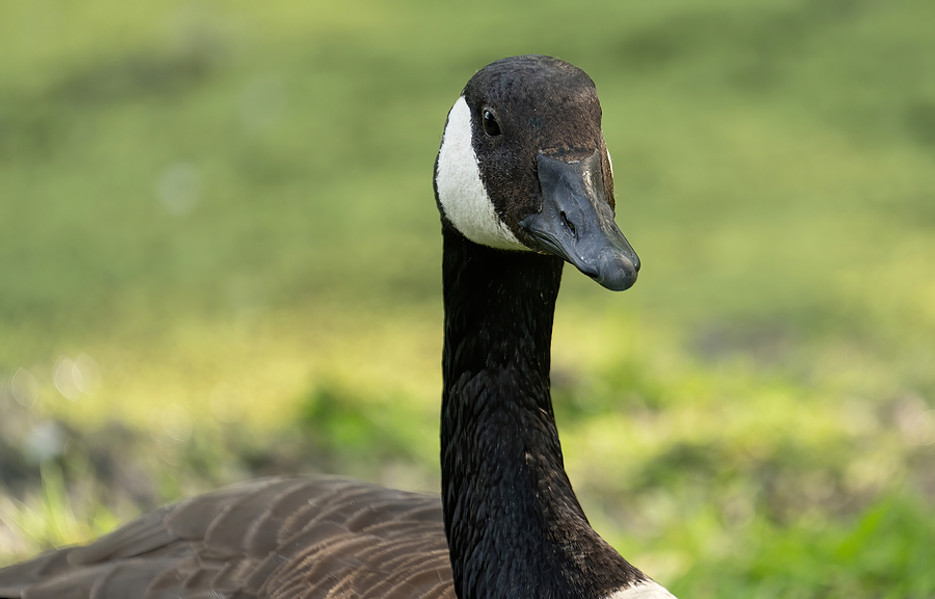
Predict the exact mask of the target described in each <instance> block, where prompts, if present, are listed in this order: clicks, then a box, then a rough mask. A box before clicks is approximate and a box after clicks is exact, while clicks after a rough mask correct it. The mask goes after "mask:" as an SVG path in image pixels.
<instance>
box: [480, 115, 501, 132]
mask: <svg viewBox="0 0 935 599" xmlns="http://www.w3.org/2000/svg"><path fill="white" fill-rule="evenodd" d="M484 131H485V132H486V133H487V135H490V136H491V137H493V136H494V135H500V125H499V124H498V123H497V119H495V118H494V117H493V114H492V113H491V112H490V111H489V110H485V111H484Z"/></svg>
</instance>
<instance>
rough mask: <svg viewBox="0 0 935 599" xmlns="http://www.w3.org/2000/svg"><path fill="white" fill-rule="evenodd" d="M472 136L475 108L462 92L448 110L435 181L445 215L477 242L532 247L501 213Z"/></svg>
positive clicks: (514, 248) (511, 248) (501, 247)
mask: <svg viewBox="0 0 935 599" xmlns="http://www.w3.org/2000/svg"><path fill="white" fill-rule="evenodd" d="M471 137H472V136H471V110H470V108H468V105H467V102H466V101H465V100H464V96H462V97H460V98H458V101H457V102H455V104H454V106H452V107H451V112H449V113H448V125H447V126H446V127H445V134H444V136H443V137H442V147H441V149H440V150H439V151H438V172H437V173H436V175H435V184H436V186H437V187H438V201H439V204H441V208H442V210H443V211H444V213H445V217H447V218H448V220H449V222H451V224H452V225H454V227H455V228H456V229H458V231H460V232H461V234H462V235H464V236H465V237H467V238H468V239H470V240H471V241H473V242H474V243H479V244H481V245H486V246H490V247H494V248H498V249H507V250H525V249H528V248H527V247H526V246H524V245H523V244H522V243H520V242H519V240H518V239H517V238H516V236H515V235H514V234H513V232H512V231H510V229H509V228H508V227H507V226H506V225H505V224H503V221H501V220H500V217H499V216H497V212H496V210H494V207H493V202H491V201H490V196H488V195H487V190H486V188H485V187H484V183H483V181H481V178H480V169H479V168H478V165H477V156H476V155H475V154H474V146H473V144H472V143H471Z"/></svg>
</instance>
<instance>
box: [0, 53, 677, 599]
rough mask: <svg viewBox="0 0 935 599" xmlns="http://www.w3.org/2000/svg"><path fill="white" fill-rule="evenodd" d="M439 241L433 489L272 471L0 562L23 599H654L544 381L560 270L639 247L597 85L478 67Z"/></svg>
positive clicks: (449, 126) (451, 160) (610, 265)
mask: <svg viewBox="0 0 935 599" xmlns="http://www.w3.org/2000/svg"><path fill="white" fill-rule="evenodd" d="M434 170H435V173H434V174H435V176H434V191H435V198H436V204H437V208H438V210H439V212H440V215H441V229H442V237H443V256H442V270H443V300H444V307H445V313H444V345H443V351H442V368H443V389H442V409H441V452H440V453H441V456H440V457H441V473H442V492H441V497H438V496H426V495H420V494H416V493H409V492H404V491H398V490H393V489H388V488H385V487H381V486H377V485H373V484H368V483H364V482H359V481H355V480H349V479H346V478H335V477H323V476H317V477H308V478H286V477H280V478H267V479H261V480H256V481H252V482H247V483H243V484H240V485H235V486H232V487H228V488H224V489H221V490H218V491H215V492H212V493H209V494H207V495H202V496H199V497H195V498H193V499H189V500H187V501H182V502H180V503H177V504H174V505H169V506H166V507H163V508H161V509H158V510H156V511H153V512H151V513H148V514H146V515H144V516H142V517H140V518H139V519H137V520H135V521H133V522H131V523H129V524H127V525H125V526H124V527H122V528H119V529H117V530H116V531H114V532H112V533H110V534H108V535H106V536H103V537H101V538H100V539H98V540H97V541H95V542H92V543H91V544H89V545H86V546H77V547H67V548H63V549H58V550H53V551H51V552H49V553H46V554H44V555H42V556H40V557H38V558H35V559H33V560H32V561H28V562H24V563H20V564H16V565H12V566H8V567H6V568H4V569H2V570H0V597H4V598H11V597H15V598H23V599H46V598H56V599H63V598H64V599H71V598H74V599H82V598H89V599H90V598H94V599H113V598H119V599H127V598H137V597H141V598H145V599H168V598H173V599H174V598H181V597H185V598H193V599H195V598H230V599H234V598H236V599H247V598H266V599H310V598H325V597H328V598H350V597H374V598H376V597H379V598H386V599H395V598H425V599H442V598H445V599H450V598H453V597H458V598H460V599H497V598H520V599H521V598H538V599H543V598H555V599H559V598H572V597H574V598H580V599H662V598H672V597H673V596H672V595H671V594H670V593H669V592H668V591H666V590H665V589H664V588H663V587H662V586H661V585H659V584H658V583H656V582H654V581H653V580H652V579H651V578H649V577H648V576H646V575H645V574H643V573H642V572H641V571H640V570H638V569H637V568H635V567H634V566H632V565H631V564H630V563H629V562H627V561H626V560H625V559H624V558H623V557H621V555H620V554H619V553H617V552H616V551H615V550H614V549H613V548H612V547H611V546H610V545H609V544H608V543H607V542H605V541H604V540H603V539H602V538H601V537H600V536H599V535H598V534H597V533H596V532H595V531H594V529H593V528H592V527H591V526H590V524H589V523H588V520H587V518H586V517H585V514H584V512H583V510H582V508H581V506H580V504H579V502H578V499H577V498H576V496H575V493H574V491H573V490H572V486H571V483H570V482H569V479H568V476H567V474H566V473H565V470H564V465H563V458H562V450H561V446H560V444H559V438H558V432H557V430H556V424H555V418H554V415H553V411H552V403H551V398H550V391H549V368H550V345H551V335H552V321H553V315H554V309H555V302H556V297H557V294H558V289H559V283H560V279H561V274H562V268H563V265H564V263H565V262H568V263H571V264H572V265H573V266H574V267H575V268H577V269H578V270H579V271H581V272H582V273H584V274H585V275H587V276H588V277H590V278H592V279H594V280H595V281H597V282H598V283H599V284H600V285H602V286H604V287H606V288H608V289H611V290H618V291H620V290H624V289H627V288H629V287H630V286H631V285H633V283H634V282H635V281H636V277H637V272H638V270H639V267H640V262H639V259H638V258H637V255H636V253H634V251H633V249H632V248H631V246H630V244H629V243H628V241H627V239H626V238H625V237H624V235H623V233H621V231H620V229H619V228H618V227H617V225H616V224H615V222H614V216H615V214H614V187H613V175H612V172H611V162H610V156H609V154H608V152H607V148H606V147H605V143H604V138H603V133H602V131H601V107H600V103H599V101H598V96H597V92H596V88H595V85H594V83H593V81H592V80H591V78H590V77H589V76H588V75H587V74H585V72H584V71H582V70H581V69H579V68H577V67H575V66H573V65H571V64H569V63H567V62H563V61H561V60H559V59H556V58H552V57H547V56H537V55H527V56H516V57H511V58H505V59H501V60H498V61H496V62H493V63H491V64H489V65H487V66H486V67H484V68H483V69H481V70H480V71H478V72H476V73H475V74H474V75H473V76H472V77H471V78H470V80H469V81H468V82H467V84H466V86H465V87H464V89H463V91H462V93H461V95H460V96H459V97H458V99H457V101H455V103H454V105H453V106H452V108H451V110H450V112H449V113H448V118H447V121H446V123H445V128H444V132H443V135H442V140H441V146H440V148H439V151H438V154H437V158H436V161H435V169H434Z"/></svg>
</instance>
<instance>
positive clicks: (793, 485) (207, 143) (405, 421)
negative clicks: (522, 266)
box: [0, 0, 935, 599]
mask: <svg viewBox="0 0 935 599" xmlns="http://www.w3.org/2000/svg"><path fill="white" fill-rule="evenodd" d="M933 19H935V5H933V4H931V3H930V2H924V1H922V0H915V1H910V0H897V1H894V2H889V3H868V2H857V1H856V0H822V1H805V0H798V1H793V0H781V1H780V0H770V1H768V2H760V3H756V4H752V3H748V2H741V1H740V0H716V1H714V2H691V1H689V0H679V1H678V2H665V3H661V2H649V1H643V0H639V1H633V2H620V3H616V4H610V5H607V4H605V3H597V2H584V3H580V2H579V3H569V2H557V1H544V2H536V3H514V4H510V5H503V4H502V3H494V2H481V3H474V4H472V5H470V6H467V5H457V6H454V5H453V6H448V5H444V4H438V3H428V2H415V1H411V2H406V3H395V4H392V5H391V4H381V3H378V2H374V1H372V0H359V1H356V2H352V3H351V4H348V3H343V4H341V5H340V7H338V5H331V4H325V3H320V2H316V3H311V4H309V3H290V2H281V1H271V2H264V3H262V4H256V5H249V4H244V3H237V4H231V3H228V2H219V1H202V2H199V3H197V4H196V3H186V2H180V1H170V2H166V1H158V2H157V1H155V0H147V1H142V2H137V3H134V4H133V6H132V8H131V7H127V6H125V5H123V4H118V3H116V2H112V1H111V0H97V1H93V2H84V3H77V4H75V3H71V4H67V5H66V4H61V3H55V2H51V1H49V0H36V1H32V2H20V3H6V4H4V5H2V7H0V484H2V487H0V488H2V489H3V490H2V492H0V563H5V562H7V561H9V560H12V559H14V558H20V557H24V556H26V555H29V554H31V553H32V552H34V551H38V550H40V549H43V548H46V547H49V546H53V545H58V544H62V543H69V542H77V541H81V540H86V539H88V538H91V537H93V536H94V535H97V534H100V533H102V532H104V531H106V530H108V529H110V528H112V527H113V526H114V525H115V524H116V523H117V522H119V521H122V520H126V519H127V518H130V517H132V516H133V515H135V514H137V513H139V512H140V511H141V510H144V509H148V508H150V507H152V506H154V505H157V504H159V503H162V502H164V501H168V500H173V499H176V498H178V497H181V496H184V495H188V494H191V493H195V492H198V491H202V490H205V489H208V488H211V487H213V486H215V485H218V484H223V483H226V482H230V481H233V480H237V479H240V478H245V477H247V476H255V475H259V474H269V473H273V472H304V471H328V472H346V473H350V474H354V475H356V476H360V477H363V478H366V479H369V480H376V481H380V482H384V483H387V484H391V485H395V486H401V487H405V488H412V489H423V490H433V489H434V488H435V487H436V485H437V478H438V472H437V464H436V455H437V443H438V441H437V438H438V436H437V422H436V420H437V409H438V408H437V403H438V397H439V389H440V375H439V352H440V346H441V326H440V319H441V307H440V293H439V289H440V277H439V262H440V256H439V254H440V241H439V235H438V231H439V225H438V220H437V214H436V212H435V208H434V203H433V200H432V196H431V164H432V160H433V158H434V153H435V151H436V149H437V146H438V142H439V139H440V134H441V127H442V124H443V122H444V118H445V113H446V111H447V109H448V107H449V106H450V104H451V103H452V102H453V100H454V99H455V98H456V96H457V93H458V90H459V89H460V87H461V86H462V85H463V84H464V82H465V81H466V79H467V78H468V76H469V75H470V74H471V73H473V71H474V70H476V69H477V68H479V67H481V66H483V65H484V64H486V63H487V62H489V61H491V60H494V59H496V58H499V57H501V56H505V55H510V54H518V53H525V52H538V53H547V54H553V55H557V56H560V57H562V58H565V59H566V60H569V61H572V62H574V63H576V64H578V65H579V66H581V67H583V68H584V69H585V70H587V71H588V72H589V73H590V74H591V75H592V77H593V78H594V79H595V81H596V82H597V85H598V89H599V91H600V94H601V98H602V103H603V107H604V123H605V136H606V138H607V142H608V146H609V148H610V150H611V152H612V153H613V156H614V166H615V172H616V177H617V188H618V190H619V191H618V194H619V197H618V203H619V204H620V209H619V210H618V214H619V216H618V222H619V223H620V224H621V227H622V228H623V229H624V231H625V232H626V233H627V235H628V238H629V239H630V240H631V241H632V242H633V245H634V247H635V248H636V249H637V251H638V252H639V253H640V256H641V258H642V259H643V262H644V264H645V267H644V269H643V271H642V272H641V275H640V282H639V284H638V285H637V286H636V287H634V288H633V289H632V290H630V291H628V292H626V293H625V294H622V295H618V294H611V293H607V292H605V291H603V290H602V289H600V288H598V287H597V286H595V285H594V284H593V283H591V282H590V281H587V280H584V279H583V277H580V276H577V275H576V273H574V272H572V271H569V272H568V273H567V277H566V283H565V288H564V289H563V292H562V297H561V298H560V305H559V311H558V314H557V321H556V330H555V343H554V356H555V357H554V376H553V378H554V383H555V393H554V394H555V399H556V404H557V405H556V410H557V413H558V418H559V428H560V430H561V433H562V441H563V444H564V446H565V450H566V454H567V464H568V468H569V471H570V474H571V476H572V479H573V482H574V483H575V485H576V488H577V489H578V491H579V494H580V495H581V497H582V500H583V502H584V503H585V506H586V509H587V510H588V513H589V515H590V516H591V517H592V520H593V522H594V524H595V525H596V526H597V527H598V528H599V529H600V530H601V532H602V533H603V534H605V536H607V538H609V539H610V540H611V541H612V542H613V543H614V544H615V545H616V546H617V547H619V548H620V549H621V551H622V552H623V553H624V554H625V555H627V556H628V557H630V558H632V560H633V561H634V562H635V563H637V564H638V565H640V566H641V567H642V568H644V569H645V570H646V571H648V572H649V573H650V574H651V575H653V576H654V577H655V578H657V579H658V580H660V581H661V582H663V583H664V584H666V585H667V586H669V587H670V588H671V589H672V590H673V592H675V593H676V594H678V595H681V596H685V597H697V598H705V597H712V598H713V597H725V598H733V597H757V598H760V597H762V598H771V597H783V598H798V597H802V598H805V597H809V598H834V597H848V598H849V599H853V598H868V599H869V598H881V597H883V598H894V599H895V598H900V599H901V598H913V599H916V598H928V597H933V596H935V578H933V575H932V573H931V571H932V568H931V563H930V562H931V559H930V558H929V557H928V553H929V548H930V547H931V546H932V544H933V543H935V529H933V527H932V524H931V508H930V506H931V505H932V502H933V499H935V477H933V475H932V472H935V411H933V410H935V366H933V365H935V345H933V344H932V342H931V340H932V339H933V338H935V276H933V271H932V264H933V263H935V169H933V168H932V163H933V160H935V77H932V76H931V64H930V63H931V61H930V59H929V57H930V56H932V55H935V37H933V36H932V35H931V31H930V30H931V26H930V24H931V22H932V21H933ZM608 473H609V474H608Z"/></svg>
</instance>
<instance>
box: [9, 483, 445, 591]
mask: <svg viewBox="0 0 935 599" xmlns="http://www.w3.org/2000/svg"><path fill="white" fill-rule="evenodd" d="M180 593H181V594H180ZM454 596H455V594H454V590H453V587H452V578H451V568H450V566H449V560H448V546H447V544H446V543H445V535H444V531H443V529H442V514H441V503H440V501H439V498H438V497H432V496H427V495H420V494H417V493H408V492H404V491H396V490H392V489H387V488H385V487H381V486H377V485H371V484H366V483H362V482H358V481H354V480H348V479H342V478H333V477H316V478H270V479H262V480H256V481H252V482H249V483H246V484H241V485H235V486H232V487H228V488H225V489H221V490H219V491H215V492H213V493H209V494H207V495H202V496H199V497H196V498H194V499H191V500H188V501H184V502H181V503H178V504H175V505H170V506H167V507H164V508H161V509H159V510H156V511H153V512H150V513H149V514H147V515H145V516H143V517H142V518H140V519H138V520H136V521H134V522H131V523H130V524H128V525H126V526H124V527H123V528H120V529H118V530H116V531H114V532H112V533H110V534H108V535H106V536H104V537H101V538H100V539H98V540H97V541H95V542H94V543H92V544H90V545H87V546H84V547H70V548H66V549H62V550H59V551H54V552H51V553H48V554H46V555H44V556H40V557H38V558H36V559H34V560H32V561H29V562H25V563H22V564H18V565H16V566H12V567H9V568H5V569H0V597H4V598H10V597H12V598H20V597H22V598H24V599H127V598H130V597H142V598H143V599H170V598H172V599H175V598H178V597H184V598H191V599H197V598H206V599H207V598H209V597H210V598H212V599H222V598H231V599H233V598H236V599H253V598H259V597H263V598H269V599H287V598H288V599H311V598H313V597H314V598H322V597H384V598H386V599H403V598H406V599H409V598H413V599H452V598H454Z"/></svg>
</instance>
